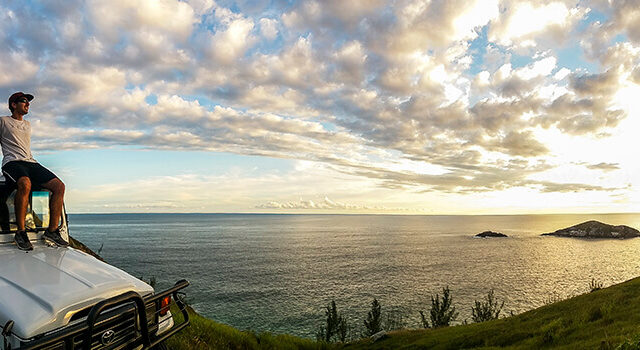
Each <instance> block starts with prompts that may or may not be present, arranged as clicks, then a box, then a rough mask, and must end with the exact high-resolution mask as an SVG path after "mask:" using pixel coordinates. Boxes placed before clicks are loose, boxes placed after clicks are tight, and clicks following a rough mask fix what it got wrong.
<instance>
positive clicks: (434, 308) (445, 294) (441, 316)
mask: <svg viewBox="0 0 640 350" xmlns="http://www.w3.org/2000/svg"><path fill="white" fill-rule="evenodd" d="M451 302H452V298H451V293H450V291H449V287H448V286H447V287H445V288H442V299H440V296H439V295H438V294H436V296H435V297H434V296H433V295H432V296H431V311H430V312H429V319H430V320H431V323H430V324H429V322H428V321H427V318H426V317H425V315H424V312H423V311H420V318H421V321H422V326H423V327H424V328H430V327H431V328H439V327H447V326H449V325H450V324H451V322H453V321H455V319H456V317H458V313H457V312H456V308H455V307H454V306H452V305H451Z"/></svg>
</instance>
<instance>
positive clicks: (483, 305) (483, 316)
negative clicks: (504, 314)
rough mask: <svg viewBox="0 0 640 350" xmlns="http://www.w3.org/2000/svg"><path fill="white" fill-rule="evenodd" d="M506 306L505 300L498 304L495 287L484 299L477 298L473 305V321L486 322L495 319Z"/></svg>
mask: <svg viewBox="0 0 640 350" xmlns="http://www.w3.org/2000/svg"><path fill="white" fill-rule="evenodd" d="M503 307H504V301H502V303H500V304H499V305H498V300H497V299H496V298H495V296H494V294H493V289H492V290H490V291H489V293H487V298H486V300H484V301H477V300H475V305H474V306H472V307H471V318H472V319H473V322H485V321H491V320H495V319H497V318H498V317H500V311H502V308H503Z"/></svg>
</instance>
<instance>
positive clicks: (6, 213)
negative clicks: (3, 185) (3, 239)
mask: <svg viewBox="0 0 640 350" xmlns="http://www.w3.org/2000/svg"><path fill="white" fill-rule="evenodd" d="M15 195H16V191H12V192H11V194H10V195H9V196H8V197H7V199H6V200H5V201H4V202H1V201H0V229H1V230H2V233H10V232H16V231H17V230H18V226H17V224H16V212H15V207H14V204H13V203H14V199H15ZM49 195H50V192H49V191H33V192H31V196H30V197H29V206H28V207H27V216H26V217H25V227H26V229H27V231H41V230H44V229H46V228H47V226H49Z"/></svg>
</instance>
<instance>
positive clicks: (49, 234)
mask: <svg viewBox="0 0 640 350" xmlns="http://www.w3.org/2000/svg"><path fill="white" fill-rule="evenodd" d="M42 239H44V240H46V241H49V242H52V243H55V244H56V245H57V246H60V247H66V246H68V245H69V243H68V242H67V241H65V240H64V239H63V238H62V236H60V229H56V230H55V231H49V229H46V230H45V231H44V234H43V235H42Z"/></svg>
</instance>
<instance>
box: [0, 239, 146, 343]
mask: <svg viewBox="0 0 640 350" xmlns="http://www.w3.org/2000/svg"><path fill="white" fill-rule="evenodd" d="M0 266H1V268H0V325H4V324H5V323H6V322H7V321H8V320H13V321H14V322H15V324H14V326H13V333H14V334H16V335H18V336H19V337H21V338H23V339H26V338H31V337H33V336H35V335H38V334H41V333H43V332H48V331H51V330H54V329H57V328H59V327H62V326H65V325H67V324H68V323H69V320H70V319H71V316H73V314H74V313H76V312H78V311H80V310H82V309H84V308H86V307H89V306H91V305H93V304H95V303H97V302H99V301H101V300H104V299H108V298H110V297H113V296H116V295H119V294H122V293H124V292H126V291H130V290H133V291H136V292H138V293H139V294H140V295H142V296H145V295H148V294H150V293H153V288H152V287H151V286H149V285H148V284H146V283H144V282H142V281H140V280H139V279H137V278H134V277H133V276H131V275H129V274H128V273H126V272H124V271H122V270H120V269H118V268H116V267H113V266H111V265H109V264H106V263H104V262H102V261H99V260H98V259H96V258H94V257H92V256H90V255H88V254H86V253H84V252H82V251H79V250H76V249H73V248H60V247H49V246H47V245H45V244H43V243H40V242H38V243H36V242H34V250H33V251H30V252H24V251H20V250H18V249H17V248H16V247H15V245H13V244H0Z"/></svg>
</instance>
